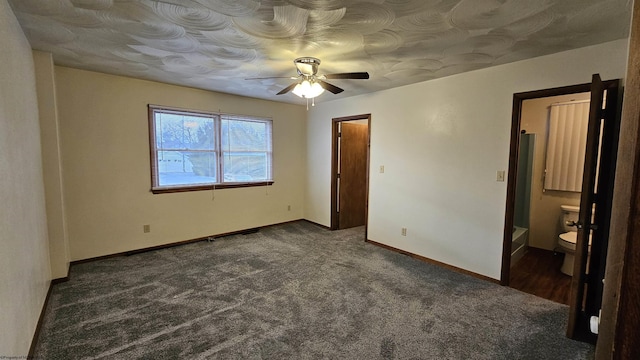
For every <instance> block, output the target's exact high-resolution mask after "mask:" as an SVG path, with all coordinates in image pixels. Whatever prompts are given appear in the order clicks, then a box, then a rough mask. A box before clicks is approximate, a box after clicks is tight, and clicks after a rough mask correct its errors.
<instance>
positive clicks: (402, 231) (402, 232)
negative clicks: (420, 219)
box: [400, 228, 407, 236]
mask: <svg viewBox="0 0 640 360" xmlns="http://www.w3.org/2000/svg"><path fill="white" fill-rule="evenodd" d="M400 234H401V235H402V236H407V228H402V230H400Z"/></svg>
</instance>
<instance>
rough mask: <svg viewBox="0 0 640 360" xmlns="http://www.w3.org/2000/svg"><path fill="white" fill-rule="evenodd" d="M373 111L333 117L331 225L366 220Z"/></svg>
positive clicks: (341, 226) (347, 225) (344, 225)
mask: <svg viewBox="0 0 640 360" xmlns="http://www.w3.org/2000/svg"><path fill="white" fill-rule="evenodd" d="M370 125H371V114H364V115H357V116H349V117H341V118H334V119H333V125H332V126H333V129H332V134H333V141H332V157H331V159H332V161H331V162H332V165H331V173H332V176H331V229H332V230H339V229H347V228H351V227H356V226H362V225H365V238H366V224H367V206H368V197H369V137H370V130H369V129H370Z"/></svg>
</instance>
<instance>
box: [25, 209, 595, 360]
mask: <svg viewBox="0 0 640 360" xmlns="http://www.w3.org/2000/svg"><path fill="white" fill-rule="evenodd" d="M363 240H364V231H363V228H356V229H349V230H342V231H334V232H331V231H327V230H324V229H321V228H319V227H317V226H315V225H312V224H310V223H307V222H303V221H300V222H295V223H291V224H285V225H278V226H274V227H269V228H266V229H262V230H261V231H260V232H258V233H255V234H250V235H236V236H229V237H225V238H221V239H218V240H216V241H215V242H212V243H209V242H206V241H203V242H199V243H194V244H189V245H184V246H178V247H174V248H170V249H164V250H158V251H153V252H147V253H142V254H138V255H133V256H123V257H117V258H112V259H106V260H100V261H95V262H90V263H86V264H80V265H75V266H73V267H72V270H71V280H70V281H68V282H66V283H62V284H57V285H55V286H54V288H53V292H52V294H51V298H50V301H49V305H48V307H47V310H46V314H45V321H44V323H43V328H42V331H41V335H40V338H39V340H38V343H37V345H36V353H35V355H36V357H38V358H42V359H101V358H104V359H509V360H511V359H563V360H564V359H586V358H592V357H593V346H592V345H589V344H585V343H580V342H576V341H572V340H569V339H567V338H566V337H565V336H564V331H565V324H566V322H567V310H568V308H567V307H566V306H564V305H560V304H557V303H553V302H551V301H547V300H544V299H540V298H537V297H534V296H532V295H528V294H525V293H521V292H519V291H517V290H514V289H510V288H506V287H501V286H499V285H496V284H492V283H489V282H486V281H483V280H479V279H475V278H472V277H470V276H466V275H462V274H459V273H455V272H451V271H449V270H446V269H442V268H440V267H437V266H434V265H430V264H426V263H424V262H420V261H418V260H414V259H412V258H409V257H407V256H404V255H400V254H397V253H393V252H390V251H388V250H385V249H382V248H379V247H377V246H374V245H370V244H366V243H364V241H363Z"/></svg>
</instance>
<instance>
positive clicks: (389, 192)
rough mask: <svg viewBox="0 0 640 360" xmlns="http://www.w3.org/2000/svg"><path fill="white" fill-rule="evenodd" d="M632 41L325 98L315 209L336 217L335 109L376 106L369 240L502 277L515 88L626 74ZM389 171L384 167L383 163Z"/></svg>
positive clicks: (313, 184)
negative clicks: (503, 175)
mask: <svg viewBox="0 0 640 360" xmlns="http://www.w3.org/2000/svg"><path fill="white" fill-rule="evenodd" d="M626 58H627V40H619V41H613V42H609V43H605V44H600V45H596V46H591V47H586V48H581V49H577V50H573V51H567V52H562V53H557V54H553V55H548V56H543V57H538V58H534V59H529V60H525V61H520V62H516V63H511V64H506V65H500V66H495V67H491V68H487V69H482V70H477V71H472V72H468V73H464V74H459V75H454V76H449V77H445V78H441V79H436V80H431V81H427V82H423V83H418V84H413V85H409V86H404V87H400V88H395V89H390V90H385V91H379V92H376V93H373V94H367V95H362V96H355V97H350V98H347V99H339V100H334V101H328V102H318V103H316V106H315V107H313V108H311V109H310V110H309V120H308V125H307V138H308V140H307V142H308V150H307V163H308V164H313V166H309V170H308V172H307V179H306V181H307V185H306V193H305V217H306V218H307V219H309V220H311V221H315V222H317V223H320V224H323V225H329V223H330V215H331V214H330V213H331V202H330V199H331V196H330V194H331V151H330V149H331V118H334V117H343V116H350V115H356V114H366V113H371V158H370V164H371V166H370V174H369V186H370V188H369V219H368V224H369V229H368V235H369V239H371V240H373V241H377V242H380V243H383V244H386V245H389V246H393V247H396V248H400V249H403V250H406V251H409V252H412V253H415V254H418V255H422V256H425V257H428V258H431V259H434V260H437V261H441V262H444V263H446V264H450V265H453V266H457V267H459V268H462V269H465V270H469V271H472V272H475V273H478V274H482V275H485V276H488V277H491V278H494V279H499V277H500V267H501V258H502V243H503V230H504V221H505V218H504V217H505V202H506V191H507V183H506V182H497V181H496V171H499V170H507V168H508V164H509V141H510V129H511V112H512V100H513V94H514V93H518V92H524V91H532V90H540V89H547V88H553V87H558V86H567V85H574V84H582V83H587V82H589V81H590V79H591V75H592V74H593V73H600V74H601V75H602V78H604V79H611V78H621V77H623V76H624V74H625V68H626ZM381 165H384V166H385V172H384V173H382V174H381V173H379V167H380V166H381ZM403 227H404V228H407V235H406V236H402V235H401V231H400V229H401V228H403Z"/></svg>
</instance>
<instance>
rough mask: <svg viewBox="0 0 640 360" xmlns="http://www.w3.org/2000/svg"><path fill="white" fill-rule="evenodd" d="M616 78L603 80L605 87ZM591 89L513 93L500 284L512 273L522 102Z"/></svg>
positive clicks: (575, 87)
mask: <svg viewBox="0 0 640 360" xmlns="http://www.w3.org/2000/svg"><path fill="white" fill-rule="evenodd" d="M614 81H615V80H608V81H603V84H604V86H605V88H608V87H609V86H611V85H612V84H613V82H614ZM590 91H591V83H585V84H578V85H570V86H562V87H557V88H551V89H543V90H534V91H527V92H521V93H516V94H513V111H512V114H511V142H510V146H509V170H508V175H507V201H506V206H505V221H504V233H503V242H502V264H501V269H500V285H504V286H508V285H509V277H510V275H511V242H512V240H513V231H512V229H513V218H514V214H515V199H516V177H517V170H518V156H519V155H520V154H519V150H520V124H521V117H522V103H523V102H524V101H525V100H531V99H538V98H545V97H552V96H560V95H570V94H576V93H584V92H590Z"/></svg>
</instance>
